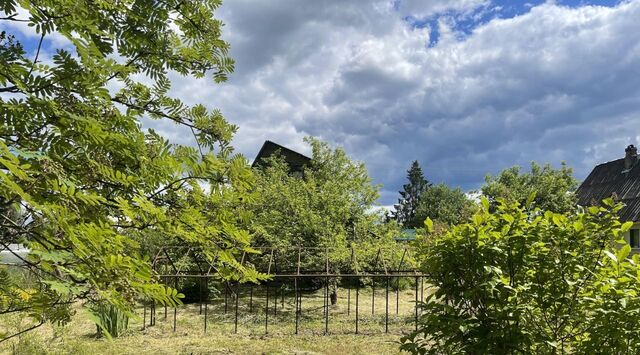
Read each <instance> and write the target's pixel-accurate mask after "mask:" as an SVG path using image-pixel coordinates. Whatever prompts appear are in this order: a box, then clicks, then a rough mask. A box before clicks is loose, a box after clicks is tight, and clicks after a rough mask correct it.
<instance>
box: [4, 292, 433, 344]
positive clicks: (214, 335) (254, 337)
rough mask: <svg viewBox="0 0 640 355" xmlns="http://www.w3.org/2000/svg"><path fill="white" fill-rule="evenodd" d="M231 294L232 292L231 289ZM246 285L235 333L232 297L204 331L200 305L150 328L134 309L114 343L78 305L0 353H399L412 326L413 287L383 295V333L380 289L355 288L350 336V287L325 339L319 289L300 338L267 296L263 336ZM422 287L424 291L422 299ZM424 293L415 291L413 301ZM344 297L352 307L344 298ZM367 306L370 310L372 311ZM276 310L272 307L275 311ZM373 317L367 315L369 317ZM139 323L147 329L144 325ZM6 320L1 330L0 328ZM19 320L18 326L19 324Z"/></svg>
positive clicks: (210, 311) (290, 307) (257, 307)
mask: <svg viewBox="0 0 640 355" xmlns="http://www.w3.org/2000/svg"><path fill="white" fill-rule="evenodd" d="M234 290H235V289H234ZM249 293H250V291H249V289H248V287H245V286H243V287H241V289H240V290H239V295H240V297H239V298H238V327H237V333H236V332H235V306H236V303H235V298H233V297H232V296H231V295H229V297H228V299H227V304H226V310H227V312H226V314H225V312H224V310H225V302H224V297H223V296H222V295H221V296H220V297H217V298H216V299H212V300H211V301H210V303H209V304H208V306H207V307H206V311H207V312H206V313H207V316H206V318H207V330H206V332H205V330H204V324H205V307H202V312H201V310H200V308H201V307H200V305H198V304H190V305H184V306H181V307H178V308H177V310H176V319H175V324H176V331H175V332H174V330H173V324H174V309H173V308H168V309H167V316H166V318H165V311H164V307H162V306H158V307H156V313H155V316H156V324H155V325H154V326H149V325H148V324H149V321H150V319H149V317H150V311H149V308H147V309H146V317H145V316H144V313H145V312H144V310H143V309H142V308H140V309H139V310H138V311H137V312H136V313H137V314H138V317H136V318H134V319H131V320H130V322H129V329H128V330H127V331H126V333H125V334H124V335H122V336H121V337H119V338H116V339H113V340H107V339H104V338H97V337H96V336H95V333H96V327H95V325H94V324H93V323H92V322H91V321H90V319H89V317H88V316H87V314H86V311H84V310H82V309H81V308H80V307H78V308H77V313H76V315H75V316H74V317H73V320H72V322H71V323H69V324H67V325H65V326H52V325H46V326H43V327H41V328H39V329H37V330H34V331H32V332H29V333H27V334H25V335H23V336H20V337H18V338H14V339H12V340H10V341H8V342H5V343H2V344H0V353H3V354H4V353H8V354H12V353H16V354H92V355H93V354H397V353H399V350H398V349H399V344H398V341H399V339H400V337H401V336H402V335H403V334H405V333H407V332H410V331H411V330H413V329H414V323H413V322H414V316H415V313H414V312H415V308H414V305H415V290H414V289H409V290H404V291H400V292H399V293H398V297H399V300H398V302H397V304H398V312H397V314H396V292H395V291H392V290H390V291H389V297H388V310H389V316H388V324H389V325H388V333H385V317H386V316H385V308H386V307H387V301H386V292H385V289H384V288H382V289H380V288H379V287H378V288H377V289H376V292H375V297H372V292H371V288H368V289H361V290H360V292H359V295H358V318H359V321H358V332H359V334H355V323H356V322H355V319H356V314H355V311H356V290H355V289H351V291H350V297H349V291H348V290H347V289H343V288H341V289H339V291H338V302H337V304H336V305H334V306H330V307H329V323H328V329H329V332H328V333H327V334H325V317H324V307H323V305H324V297H323V296H324V293H323V290H319V291H316V292H312V293H305V294H303V297H302V313H301V316H300V320H299V326H298V334H297V335H296V334H294V333H295V319H296V317H295V299H294V297H293V294H286V293H285V294H284V300H283V298H282V294H279V295H278V298H277V302H274V300H275V298H274V291H273V289H272V290H271V291H270V297H269V307H268V310H269V316H268V328H267V329H268V333H267V334H265V308H266V307H265V306H266V297H265V296H266V294H265V290H264V289H259V288H258V287H254V290H253V297H252V298H253V301H250V297H249ZM426 294H427V290H426V289H425V290H424V296H426ZM421 296H423V294H422V292H419V298H421ZM349 299H350V305H349V302H348V300H349ZM372 305H374V306H373V307H372ZM274 306H275V310H274ZM372 312H373V313H372ZM143 320H146V325H145V326H144V327H143ZM3 322H6V323H7V324H6V325H4V326H3V325H2V323H3ZM18 323H21V324H18ZM28 325H29V323H28V321H26V320H22V319H18V318H16V317H15V316H14V317H11V318H9V317H4V318H0V328H2V327H4V328H7V329H9V328H12V327H13V329H14V330H15V329H17V327H27V326H28Z"/></svg>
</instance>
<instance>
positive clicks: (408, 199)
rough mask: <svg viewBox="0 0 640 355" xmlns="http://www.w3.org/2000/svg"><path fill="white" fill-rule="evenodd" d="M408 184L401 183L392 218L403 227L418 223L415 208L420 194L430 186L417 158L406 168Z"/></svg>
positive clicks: (414, 226) (417, 224)
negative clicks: (401, 187)
mask: <svg viewBox="0 0 640 355" xmlns="http://www.w3.org/2000/svg"><path fill="white" fill-rule="evenodd" d="M407 179H408V180H409V183H408V184H405V185H403V191H400V198H399V199H398V204H396V205H395V206H394V208H395V211H394V212H393V218H394V219H395V220H396V221H398V223H400V224H401V225H402V226H403V227H405V228H416V227H418V226H419V225H420V223H419V221H417V220H416V210H417V209H418V204H419V201H420V195H422V193H423V192H424V191H425V190H426V189H427V188H429V186H431V184H430V183H429V181H427V179H425V178H424V174H423V173H422V168H420V164H419V163H418V161H417V160H414V161H413V163H411V167H410V168H409V170H407Z"/></svg>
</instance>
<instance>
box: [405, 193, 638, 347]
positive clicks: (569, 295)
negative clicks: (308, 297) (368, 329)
mask: <svg viewBox="0 0 640 355" xmlns="http://www.w3.org/2000/svg"><path fill="white" fill-rule="evenodd" d="M530 200H533V196H532V197H531V199H530ZM528 205H529V203H528ZM620 208H621V206H620V205H615V204H614V203H613V201H612V200H610V199H609V200H605V201H603V207H591V208H589V209H588V210H587V211H585V212H581V213H575V214H567V215H562V214H557V213H552V212H542V211H540V210H538V209H536V210H526V209H524V208H522V207H520V206H519V204H517V203H514V204H506V203H505V202H503V201H499V202H498V204H497V206H496V210H495V212H490V211H489V203H488V201H487V200H486V199H485V200H483V204H482V208H481V210H480V211H479V212H478V213H476V214H475V215H474V216H473V217H472V219H471V221H470V222H469V223H467V224H463V225H459V226H456V227H454V228H453V229H452V230H451V231H449V232H448V233H446V234H444V235H442V236H440V237H437V238H433V239H426V240H425V242H423V243H424V244H423V245H420V246H419V252H420V253H421V254H422V255H421V256H420V258H419V259H420V260H421V263H422V268H424V271H426V272H427V274H428V275H429V276H428V277H427V278H426V279H425V281H427V280H428V282H429V283H430V284H432V285H433V286H435V287H437V291H436V292H435V293H434V294H433V295H431V296H430V297H429V298H427V300H426V301H425V302H424V303H423V304H422V308H423V312H422V314H423V315H422V316H421V318H420V327H419V329H418V331H416V332H414V333H412V334H410V335H408V336H406V337H403V338H402V343H403V344H402V346H401V348H402V349H403V350H407V351H410V352H413V353H420V354H441V353H447V354H449V353H462V354H514V353H519V354H547V353H577V354H578V353H579V354H593V353H602V352H606V353H608V354H622V353H624V354H628V353H639V352H640V317H638V314H639V311H640V301H638V299H637V296H638V292H639V291H640V287H639V286H638V285H639V284H640V282H639V279H640V277H639V275H640V274H639V271H640V269H639V268H638V263H639V262H640V259H639V257H638V256H634V257H633V259H631V260H630V259H629V258H628V255H629V252H630V247H629V246H628V245H626V243H625V242H624V241H623V240H621V239H622V233H623V232H624V231H626V230H628V229H629V228H630V227H631V225H632V223H630V222H628V223H625V224H621V223H620V222H619V221H618V219H617V217H616V212H617V211H618V210H619V209H620ZM426 224H427V227H430V226H431V222H430V221H429V222H428V223H426ZM616 241H618V242H619V243H625V246H624V247H622V248H617V247H616V243H615V242H616Z"/></svg>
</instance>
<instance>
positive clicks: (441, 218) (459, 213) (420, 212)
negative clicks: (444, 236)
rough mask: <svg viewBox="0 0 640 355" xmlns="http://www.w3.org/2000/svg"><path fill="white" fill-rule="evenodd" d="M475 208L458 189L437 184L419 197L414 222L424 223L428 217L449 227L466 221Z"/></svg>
mask: <svg viewBox="0 0 640 355" xmlns="http://www.w3.org/2000/svg"><path fill="white" fill-rule="evenodd" d="M475 208H476V205H475V203H474V202H473V201H471V200H469V198H467V196H466V195H465V194H464V192H462V190H460V188H456V189H451V188H449V187H448V186H447V185H445V184H438V185H435V186H431V187H429V188H428V189H426V190H425V191H424V192H423V193H422V194H421V195H420V200H419V202H418V208H417V210H416V220H419V221H424V220H426V219H427V217H428V218H431V219H432V220H433V221H434V222H441V223H444V224H446V225H449V226H451V225H455V224H459V223H463V222H465V221H467V220H468V219H469V217H471V215H472V214H473V213H474V211H475Z"/></svg>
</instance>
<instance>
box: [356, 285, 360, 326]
mask: <svg viewBox="0 0 640 355" xmlns="http://www.w3.org/2000/svg"><path fill="white" fill-rule="evenodd" d="M358 296H360V278H359V277H358V278H357V279H356V334H358V320H359V319H358V300H359V297H358Z"/></svg>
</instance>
